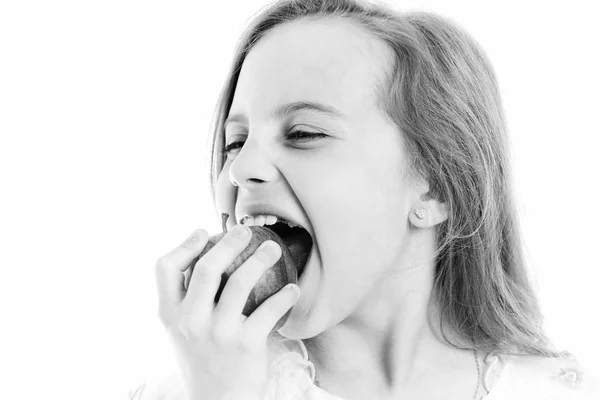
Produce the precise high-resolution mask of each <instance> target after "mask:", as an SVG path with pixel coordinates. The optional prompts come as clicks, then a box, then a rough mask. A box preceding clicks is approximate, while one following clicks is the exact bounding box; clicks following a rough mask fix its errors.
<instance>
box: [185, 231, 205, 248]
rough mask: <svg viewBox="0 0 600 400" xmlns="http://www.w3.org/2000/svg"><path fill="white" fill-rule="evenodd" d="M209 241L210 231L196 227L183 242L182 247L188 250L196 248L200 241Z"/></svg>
mask: <svg viewBox="0 0 600 400" xmlns="http://www.w3.org/2000/svg"><path fill="white" fill-rule="evenodd" d="M207 241H208V232H206V231H205V230H204V229H196V230H195V231H194V232H193V233H192V234H191V235H190V236H188V238H187V239H186V240H185V241H184V242H183V243H182V244H181V247H183V248H185V249H188V250H195V249H196V248H197V247H198V244H199V243H205V242H207Z"/></svg>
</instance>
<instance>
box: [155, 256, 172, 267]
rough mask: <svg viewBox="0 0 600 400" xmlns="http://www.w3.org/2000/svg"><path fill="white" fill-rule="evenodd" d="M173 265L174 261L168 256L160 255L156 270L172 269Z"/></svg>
mask: <svg viewBox="0 0 600 400" xmlns="http://www.w3.org/2000/svg"><path fill="white" fill-rule="evenodd" d="M172 267H173V263H172V262H171V260H169V258H168V257H167V256H162V257H159V258H158V260H156V265H155V268H156V270H159V271H162V270H165V269H171V268H172Z"/></svg>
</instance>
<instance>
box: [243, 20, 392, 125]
mask: <svg viewBox="0 0 600 400" xmlns="http://www.w3.org/2000/svg"><path fill="white" fill-rule="evenodd" d="M388 51H389V49H387V47H386V45H385V44H384V43H383V42H382V41H380V40H378V39H377V38H375V37H374V36H372V35H371V34H370V33H369V32H367V31H366V30H365V29H363V28H361V27H360V26H358V25H355V24H354V23H351V22H349V21H342V20H337V19H314V20H299V21H294V22H291V23H286V24H283V25H280V26H278V27H277V28H275V29H274V30H273V31H271V32H269V33H268V34H267V35H266V36H265V37H263V38H262V39H261V40H260V41H259V42H258V43H257V44H256V45H255V47H254V48H253V49H252V50H251V51H250V53H249V54H248V56H247V57H246V60H245V61H244V64H243V66H242V70H241V72H240V77H239V80H238V83H237V87H236V92H235V96H234V101H233V104H232V109H231V111H232V112H243V113H251V114H253V115H266V114H267V113H268V112H269V111H271V110H272V109H273V108H274V107H276V106H277V105H280V104H283V103H288V102H294V101H318V102H322V103H325V104H329V105H332V106H333V107H335V108H338V109H341V110H342V111H343V112H345V113H346V112H347V113H353V112H355V111H357V110H360V109H365V108H372V107H375V103H376V98H375V90H374V89H375V85H376V83H377V82H381V81H382V80H383V73H384V71H385V66H386V65H387V62H386V60H387V59H388V58H389V54H388Z"/></svg>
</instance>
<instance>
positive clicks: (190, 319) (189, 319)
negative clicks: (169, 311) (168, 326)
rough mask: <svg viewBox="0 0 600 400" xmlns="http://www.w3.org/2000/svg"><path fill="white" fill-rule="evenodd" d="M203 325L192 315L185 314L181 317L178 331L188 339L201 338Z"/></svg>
mask: <svg viewBox="0 0 600 400" xmlns="http://www.w3.org/2000/svg"><path fill="white" fill-rule="evenodd" d="M201 326H202V324H201V323H200V321H199V320H198V318H194V316H193V315H191V314H183V315H181V316H180V317H179V321H178V323H177V330H178V331H179V332H180V333H181V334H182V335H183V336H184V337H185V338H187V339H191V338H194V337H197V336H199V334H200V332H201Z"/></svg>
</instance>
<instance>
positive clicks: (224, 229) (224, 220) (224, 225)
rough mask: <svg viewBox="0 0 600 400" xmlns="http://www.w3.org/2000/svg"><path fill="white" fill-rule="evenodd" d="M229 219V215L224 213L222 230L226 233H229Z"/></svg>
mask: <svg viewBox="0 0 600 400" xmlns="http://www.w3.org/2000/svg"><path fill="white" fill-rule="evenodd" d="M228 219H229V214H227V213H222V214H221V228H222V229H223V232H224V233H227V220H228Z"/></svg>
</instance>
